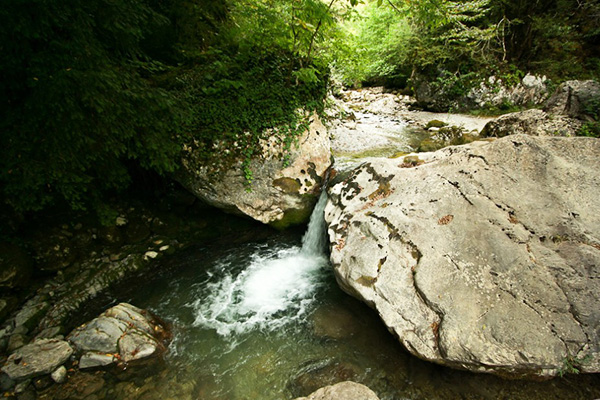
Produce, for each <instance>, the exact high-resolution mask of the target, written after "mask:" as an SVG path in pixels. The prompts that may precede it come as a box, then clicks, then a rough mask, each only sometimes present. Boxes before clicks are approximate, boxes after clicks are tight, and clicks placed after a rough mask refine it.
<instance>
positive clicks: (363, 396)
mask: <svg viewBox="0 0 600 400" xmlns="http://www.w3.org/2000/svg"><path fill="white" fill-rule="evenodd" d="M295 400H379V397H377V395H376V394H375V393H374V392H373V391H372V390H371V389H369V388H368V387H366V386H364V385H361V384H359V383H355V382H350V381H346V382H340V383H337V384H335V385H332V386H326V387H324V388H321V389H319V390H317V391H316V392H314V393H312V394H310V395H309V396H307V397H298V398H296V399H295Z"/></svg>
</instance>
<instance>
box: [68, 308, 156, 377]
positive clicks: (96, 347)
mask: <svg viewBox="0 0 600 400" xmlns="http://www.w3.org/2000/svg"><path fill="white" fill-rule="evenodd" d="M167 336H168V335H167V334H166V330H165V327H164V326H162V325H161V323H160V322H159V321H157V320H156V319H155V318H154V317H152V316H151V315H150V314H149V313H148V312H146V311H144V310H142V309H140V308H137V307H134V306H132V305H131V304H127V303H120V304H117V305H116V306H114V307H112V308H110V309H108V310H107V311H105V312H104V313H103V314H102V315H100V316H99V317H98V318H95V319H93V320H92V321H90V322H89V323H87V324H84V325H82V326H80V327H79V328H77V329H75V330H74V331H73V332H71V333H70V334H69V336H68V337H67V340H69V342H71V343H72V344H73V346H74V347H75V349H76V350H77V351H78V352H79V353H81V354H82V355H81V359H80V362H79V364H80V368H82V369H84V368H95V367H102V366H106V365H110V364H112V363H113V362H115V361H117V360H119V359H120V360H122V361H124V362H130V361H134V360H139V359H142V358H146V357H150V356H156V355H158V354H159V353H161V352H163V351H164V350H165V346H164V344H163V341H164V340H165V338H166V337H167Z"/></svg>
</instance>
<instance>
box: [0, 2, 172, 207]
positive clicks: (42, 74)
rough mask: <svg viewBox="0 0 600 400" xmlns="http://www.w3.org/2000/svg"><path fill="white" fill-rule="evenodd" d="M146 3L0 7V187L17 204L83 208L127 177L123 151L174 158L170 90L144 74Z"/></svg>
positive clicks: (153, 15) (165, 166)
mask: <svg viewBox="0 0 600 400" xmlns="http://www.w3.org/2000/svg"><path fill="white" fill-rule="evenodd" d="M167 23H168V20H167V19H166V18H165V17H164V16H162V15H160V14H158V13H157V12H155V11H154V10H153V9H152V8H151V7H150V6H149V4H148V3H146V2H137V1H135V2H134V1H119V2H115V1H107V0H89V1H78V0H67V1H42V0H33V1H28V2H24V1H18V0H11V1H8V2H6V3H5V4H4V5H3V7H2V9H1V10H0V43H1V45H0V46H1V50H2V51H1V54H2V56H1V57H2V58H1V59H0V73H1V74H2V76H3V80H2V84H1V86H0V91H1V93H2V102H1V103H0V107H1V110H2V115H3V118H2V120H1V121H0V132H1V133H0V135H1V136H0V137H1V139H2V143H3V145H4V146H3V156H2V157H1V160H0V181H1V182H2V189H0V190H1V196H2V198H3V199H4V201H5V202H7V203H8V204H10V205H11V206H12V207H14V208H15V209H16V210H19V211H25V210H38V209H41V208H43V207H44V206H46V205H48V204H51V203H55V202H57V201H58V202H63V201H64V202H66V203H68V204H69V205H70V206H71V207H73V208H76V209H77V208H85V207H86V206H88V205H90V204H91V203H94V202H99V201H100V200H99V197H100V193H102V192H104V191H107V190H113V189H121V188H123V187H125V186H126V185H127V184H128V181H129V174H128V170H127V166H126V164H125V161H126V160H135V161H136V162H137V163H138V164H139V165H141V166H142V167H144V168H150V169H154V170H156V171H158V172H159V173H164V172H168V171H172V170H173V169H174V168H175V167H176V162H175V160H176V157H175V155H176V154H177V152H178V147H179V146H178V144H177V142H176V141H175V140H174V139H173V138H174V136H175V134H176V133H177V127H178V126H179V125H180V121H181V120H182V117H183V116H182V113H181V112H180V111H179V103H178V101H177V99H176V98H175V97H174V96H173V95H172V94H171V93H169V92H168V91H166V90H164V89H161V88H159V87H157V86H156V85H154V84H153V82H152V81H151V80H148V79H146V78H145V77H146V76H148V75H149V74H150V73H152V71H155V70H157V69H158V70H161V69H163V68H164V67H163V66H162V65H161V64H160V63H157V62H154V61H153V60H151V59H148V58H146V57H145V55H144V49H143V48H142V45H141V42H142V40H143V38H144V36H145V34H146V31H147V29H149V28H150V27H152V26H162V25H163V24H167Z"/></svg>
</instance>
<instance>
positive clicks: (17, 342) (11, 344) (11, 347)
mask: <svg viewBox="0 0 600 400" xmlns="http://www.w3.org/2000/svg"><path fill="white" fill-rule="evenodd" d="M28 342H29V338H28V337H27V335H23V334H20V333H15V334H12V335H11V336H10V338H9V339H8V345H7V347H6V351H7V352H8V353H12V352H14V351H15V350H18V349H20V348H21V347H23V346H25V345H26V344H27V343H28Z"/></svg>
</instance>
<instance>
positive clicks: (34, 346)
mask: <svg viewBox="0 0 600 400" xmlns="http://www.w3.org/2000/svg"><path fill="white" fill-rule="evenodd" d="M72 353H73V349H72V348H71V346H69V344H68V343H67V342H65V341H64V340H56V339H41V340H36V341H35V342H33V343H31V344H28V345H26V346H24V347H21V348H20V349H19V350H17V351H15V352H14V353H13V354H11V355H10V357H8V360H7V361H6V363H5V364H4V366H3V367H2V371H3V372H4V373H6V374H7V375H8V376H9V378H11V379H13V380H16V381H24V380H26V379H30V378H33V377H36V376H40V375H45V374H50V373H52V372H53V371H55V370H56V368H58V367H59V366H61V365H62V364H63V363H64V362H65V361H67V360H68V359H69V357H70V356H71V354H72Z"/></svg>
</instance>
